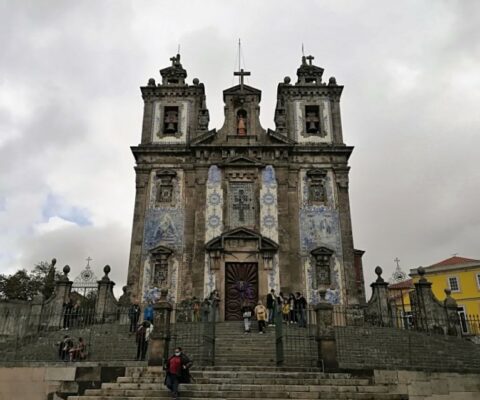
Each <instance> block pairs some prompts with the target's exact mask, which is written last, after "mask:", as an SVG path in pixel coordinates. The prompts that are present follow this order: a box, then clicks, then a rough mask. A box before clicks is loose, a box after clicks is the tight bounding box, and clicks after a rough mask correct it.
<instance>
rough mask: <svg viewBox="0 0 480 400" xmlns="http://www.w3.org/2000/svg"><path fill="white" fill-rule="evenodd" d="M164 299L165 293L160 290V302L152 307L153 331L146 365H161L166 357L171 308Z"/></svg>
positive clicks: (168, 343)
mask: <svg viewBox="0 0 480 400" xmlns="http://www.w3.org/2000/svg"><path fill="white" fill-rule="evenodd" d="M166 298H167V291H166V290H162V293H161V297H160V299H161V300H160V301H159V302H158V303H155V304H154V305H153V331H152V334H151V335H150V343H149V352H150V353H149V357H148V365H163V364H164V363H165V362H166V360H167V357H168V351H169V345H170V333H171V331H170V317H171V315H172V309H173V306H172V304H171V303H169V302H168V301H167V300H166Z"/></svg>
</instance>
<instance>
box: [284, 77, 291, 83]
mask: <svg viewBox="0 0 480 400" xmlns="http://www.w3.org/2000/svg"><path fill="white" fill-rule="evenodd" d="M290 82H291V79H290V77H289V76H286V77H285V78H283V83H284V84H285V85H289V84H290Z"/></svg>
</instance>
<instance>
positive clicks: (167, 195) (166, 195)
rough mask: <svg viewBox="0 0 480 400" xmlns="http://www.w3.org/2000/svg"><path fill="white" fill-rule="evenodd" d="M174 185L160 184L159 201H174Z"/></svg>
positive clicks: (158, 190)
mask: <svg viewBox="0 0 480 400" xmlns="http://www.w3.org/2000/svg"><path fill="white" fill-rule="evenodd" d="M172 192H173V186H172V185H158V189H157V203H171V201H172V197H173V196H172Z"/></svg>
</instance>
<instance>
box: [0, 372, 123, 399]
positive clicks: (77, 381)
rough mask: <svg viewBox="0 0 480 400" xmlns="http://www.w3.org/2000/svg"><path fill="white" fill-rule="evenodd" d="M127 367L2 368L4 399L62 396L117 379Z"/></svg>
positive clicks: (0, 391)
mask: <svg viewBox="0 0 480 400" xmlns="http://www.w3.org/2000/svg"><path fill="white" fill-rule="evenodd" d="M126 370H127V368H126V367H125V365H123V366H120V365H118V366H115V365H113V364H112V365H110V366H108V367H101V366H98V365H97V364H88V363H85V364H82V366H78V367H77V366H72V367H64V366H63V365H62V366H49V367H46V366H41V365H37V366H34V365H33V364H32V365H31V366H25V367H10V368H7V367H2V368H0V400H10V399H15V400H59V399H66V398H67V396H68V395H74V394H83V393H84V392H85V390H86V389H97V388H100V386H101V383H102V382H115V381H116V379H117V377H119V376H124V375H125V373H126Z"/></svg>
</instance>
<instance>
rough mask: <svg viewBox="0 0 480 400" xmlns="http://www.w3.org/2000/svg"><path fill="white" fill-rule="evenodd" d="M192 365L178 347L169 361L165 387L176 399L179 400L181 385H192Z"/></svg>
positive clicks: (166, 368)
mask: <svg viewBox="0 0 480 400" xmlns="http://www.w3.org/2000/svg"><path fill="white" fill-rule="evenodd" d="M192 364H193V363H192V362H191V361H190V359H189V358H188V357H187V355H186V354H185V353H183V351H182V348H181V347H176V348H175V351H174V353H173V356H171V357H170V358H169V359H168V360H167V364H166V367H165V370H166V375H165V385H166V386H167V388H168V389H169V390H170V391H171V392H172V394H173V398H174V399H178V397H179V395H180V393H179V385H180V383H190V379H191V378H190V367H191V366H192Z"/></svg>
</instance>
